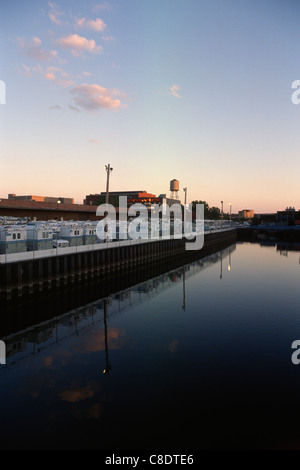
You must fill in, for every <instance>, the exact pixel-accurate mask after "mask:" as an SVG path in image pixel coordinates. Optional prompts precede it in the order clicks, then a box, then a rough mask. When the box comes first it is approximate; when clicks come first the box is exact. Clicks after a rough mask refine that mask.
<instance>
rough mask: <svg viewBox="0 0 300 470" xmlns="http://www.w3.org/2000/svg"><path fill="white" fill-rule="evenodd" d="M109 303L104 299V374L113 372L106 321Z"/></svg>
mask: <svg viewBox="0 0 300 470" xmlns="http://www.w3.org/2000/svg"><path fill="white" fill-rule="evenodd" d="M107 302H108V299H104V340H105V357H106V368H105V369H104V370H103V374H109V371H110V370H111V365H110V364H109V361H108V342H107V320H106V314H107Z"/></svg>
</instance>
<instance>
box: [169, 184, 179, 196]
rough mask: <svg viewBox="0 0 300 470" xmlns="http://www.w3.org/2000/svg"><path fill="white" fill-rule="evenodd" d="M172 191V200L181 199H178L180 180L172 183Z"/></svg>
mask: <svg viewBox="0 0 300 470" xmlns="http://www.w3.org/2000/svg"><path fill="white" fill-rule="evenodd" d="M170 191H171V198H172V199H179V198H178V191H179V181H178V180H172V181H170Z"/></svg>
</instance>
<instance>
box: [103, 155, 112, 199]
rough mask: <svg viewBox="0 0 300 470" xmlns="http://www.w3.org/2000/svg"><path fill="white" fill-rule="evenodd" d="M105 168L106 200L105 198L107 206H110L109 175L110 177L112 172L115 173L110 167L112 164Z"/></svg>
mask: <svg viewBox="0 0 300 470" xmlns="http://www.w3.org/2000/svg"><path fill="white" fill-rule="evenodd" d="M104 168H105V171H106V173H107V179H106V198H105V202H106V204H108V192H109V175H110V172H111V171H113V168H111V167H110V164H109V163H108V165H104Z"/></svg>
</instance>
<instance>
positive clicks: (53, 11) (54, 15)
mask: <svg viewBox="0 0 300 470" xmlns="http://www.w3.org/2000/svg"><path fill="white" fill-rule="evenodd" d="M48 5H49V8H50V10H49V18H50V20H51V21H52V23H55V24H57V25H61V19H60V17H61V16H63V14H64V13H63V12H62V11H61V10H60V9H59V8H58V6H57V5H56V4H55V3H52V2H49V4H48Z"/></svg>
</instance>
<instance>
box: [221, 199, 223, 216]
mask: <svg viewBox="0 0 300 470" xmlns="http://www.w3.org/2000/svg"><path fill="white" fill-rule="evenodd" d="M221 205H222V209H221V219H222V220H223V201H221Z"/></svg>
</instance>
